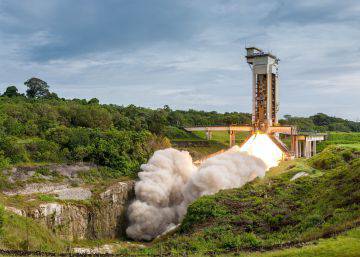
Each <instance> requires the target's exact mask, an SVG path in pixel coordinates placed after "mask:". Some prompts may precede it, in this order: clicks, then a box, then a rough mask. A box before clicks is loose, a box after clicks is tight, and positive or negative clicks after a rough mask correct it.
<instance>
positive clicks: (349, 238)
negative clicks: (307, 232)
mask: <svg viewBox="0 0 360 257" xmlns="http://www.w3.org/2000/svg"><path fill="white" fill-rule="evenodd" d="M359 252H360V229H359V228H356V229H352V230H350V231H348V232H346V233H344V234H343V235H340V236H338V237H336V238H330V239H320V240H319V242H318V243H317V244H315V245H314V244H312V245H308V246H304V247H302V248H291V249H286V250H277V251H271V252H267V253H244V254H240V255H239V256H242V257H313V256H317V257H330V256H333V257H357V256H359Z"/></svg>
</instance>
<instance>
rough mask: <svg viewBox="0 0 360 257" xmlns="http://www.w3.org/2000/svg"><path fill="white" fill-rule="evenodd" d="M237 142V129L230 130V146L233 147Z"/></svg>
mask: <svg viewBox="0 0 360 257" xmlns="http://www.w3.org/2000/svg"><path fill="white" fill-rule="evenodd" d="M235 144H236V137H235V131H234V130H230V147H233V146H234V145H235Z"/></svg>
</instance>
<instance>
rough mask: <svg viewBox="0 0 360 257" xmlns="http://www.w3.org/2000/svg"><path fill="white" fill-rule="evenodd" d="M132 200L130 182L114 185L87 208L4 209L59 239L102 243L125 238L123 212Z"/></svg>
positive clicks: (54, 205) (76, 205)
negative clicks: (25, 217) (100, 241)
mask: <svg viewBox="0 0 360 257" xmlns="http://www.w3.org/2000/svg"><path fill="white" fill-rule="evenodd" d="M133 197H134V181H126V182H117V183H115V184H113V185H111V186H109V187H108V188H106V190H105V191H104V192H102V193H100V194H99V195H98V196H93V198H92V200H91V201H90V202H89V204H82V203H79V202H53V203H41V204H40V205H38V206H37V207H33V208H30V209H28V210H21V209H17V208H14V207H8V208H7V209H8V210H9V211H12V212H14V213H16V214H18V215H23V216H28V217H31V218H33V219H35V220H38V221H39V222H40V223H42V224H44V225H45V226H47V227H48V228H49V229H51V230H52V231H53V232H54V233H55V234H57V235H58V236H59V237H61V238H63V239H68V240H75V239H103V238H118V237H120V236H123V235H125V229H126V227H127V223H126V209H127V206H128V205H129V203H130V201H131V200H132V199H133Z"/></svg>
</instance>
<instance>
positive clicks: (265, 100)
mask: <svg viewBox="0 0 360 257" xmlns="http://www.w3.org/2000/svg"><path fill="white" fill-rule="evenodd" d="M246 60H247V63H248V64H249V66H250V68H251V70H252V90H253V92H252V94H253V103H252V125H253V126H254V130H255V131H259V130H260V131H262V132H264V133H268V132H269V131H268V130H269V127H272V126H276V125H278V115H277V113H278V111H279V96H278V95H279V93H278V92H279V90H278V86H279V80H278V63H279V59H278V58H276V56H274V55H272V54H271V53H265V52H263V51H262V50H261V49H259V48H256V47H248V48H246Z"/></svg>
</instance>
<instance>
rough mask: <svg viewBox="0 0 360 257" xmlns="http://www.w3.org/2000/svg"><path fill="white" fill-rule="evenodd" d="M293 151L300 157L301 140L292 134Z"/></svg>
mask: <svg viewBox="0 0 360 257" xmlns="http://www.w3.org/2000/svg"><path fill="white" fill-rule="evenodd" d="M291 152H292V153H293V154H294V156H295V157H299V141H298V139H297V137H296V136H295V135H292V136H291Z"/></svg>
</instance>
